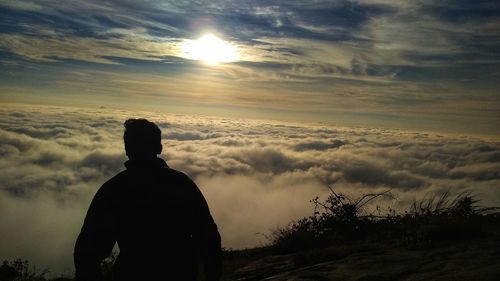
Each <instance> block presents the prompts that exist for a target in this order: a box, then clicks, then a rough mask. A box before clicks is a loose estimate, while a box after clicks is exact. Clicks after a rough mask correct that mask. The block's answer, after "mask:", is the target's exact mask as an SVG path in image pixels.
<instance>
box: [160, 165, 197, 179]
mask: <svg viewBox="0 0 500 281" xmlns="http://www.w3.org/2000/svg"><path fill="white" fill-rule="evenodd" d="M162 173H163V175H165V176H166V177H167V178H168V179H169V180H174V181H183V182H191V178H190V177H189V176H188V175H186V174H185V173H183V172H181V171H178V170H175V169H172V168H167V167H165V168H163V169H162Z"/></svg>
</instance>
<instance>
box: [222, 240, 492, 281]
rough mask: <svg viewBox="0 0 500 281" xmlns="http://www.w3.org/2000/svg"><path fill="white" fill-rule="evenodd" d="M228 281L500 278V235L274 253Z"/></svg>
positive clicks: (380, 280)
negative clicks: (455, 240)
mask: <svg viewBox="0 0 500 281" xmlns="http://www.w3.org/2000/svg"><path fill="white" fill-rule="evenodd" d="M225 280H238V281H244V280H245V281H246V280H273V281H285V280H286V281H292V280H293V281H299V280H300V281H306V280H307V281H312V280H317V281H323V280H324V281H327V280H331V281H336V280H342V281H393V280H394V281H396V280H398V281H417V280H422V281H424V280H425V281H429V280H436V281H438V280H450V281H451V280H453V281H460V280H470V281H473V280H474V281H475V280H482V281H489V280H491V281H498V280H500V237H499V238H498V239H487V240H475V241H467V242H457V243H450V242H444V243H433V244H425V243H421V244H418V245H411V246H408V245H397V244H395V243H392V244H391V243H384V244H383V245H373V243H371V244H363V245H350V246H349V245H348V246H345V245H344V246H336V247H335V246H332V247H330V248H325V249H319V250H315V251H310V252H305V253H299V254H290V255H271V256H265V257H261V258H258V259H256V260H255V261H253V262H250V263H249V264H247V265H245V266H243V267H241V268H239V269H236V270H235V271H234V272H233V273H231V274H230V275H229V276H227V277H226V278H225Z"/></svg>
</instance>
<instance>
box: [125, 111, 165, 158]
mask: <svg viewBox="0 0 500 281" xmlns="http://www.w3.org/2000/svg"><path fill="white" fill-rule="evenodd" d="M123 125H124V126H125V133H124V134H123V140H124V142H125V152H126V153H127V156H128V158H129V159H148V158H153V157H156V155H158V154H160V153H161V150H162V145H161V131H160V128H158V126H156V124H155V123H153V122H149V121H148V120H146V119H128V120H127V121H125V123H124V124H123Z"/></svg>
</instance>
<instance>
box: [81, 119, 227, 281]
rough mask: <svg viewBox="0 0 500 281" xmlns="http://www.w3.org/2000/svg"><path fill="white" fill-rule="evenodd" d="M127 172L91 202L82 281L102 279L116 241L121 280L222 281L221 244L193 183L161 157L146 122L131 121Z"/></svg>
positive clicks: (155, 133) (153, 129) (156, 134)
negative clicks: (199, 279)
mask: <svg viewBox="0 0 500 281" xmlns="http://www.w3.org/2000/svg"><path fill="white" fill-rule="evenodd" d="M123 139H124V141H125V151H126V153H127V156H128V158H129V160H128V161H127V162H125V166H126V168H127V169H126V170H125V171H123V172H121V173H119V174H118V175H116V176H115V177H113V178H112V179H110V180H109V181H107V182H106V183H105V184H104V185H103V186H102V187H101V188H100V189H99V191H97V193H96V195H95V197H94V199H93V200H92V203H91V204H90V207H89V210H88V212H87V216H86V218H85V222H84V224H83V227H82V230H81V233H80V235H79V237H78V239H77V241H76V245H75V252H74V259H75V267H76V280H77V281H98V280H101V279H102V273H101V268H100V264H101V262H102V260H103V259H104V258H106V257H107V256H108V255H109V254H110V252H111V250H112V248H113V246H114V244H115V242H117V243H118V246H119V248H120V254H119V256H118V258H117V260H116V262H115V265H114V269H113V272H114V278H115V280H120V281H122V280H127V281H128V280H131V281H132V280H134V281H135V280H137V281H142V280H144V281H149V280H151V281H152V280H155V281H156V280H174V281H180V280H195V279H196V278H197V277H196V276H197V269H198V268H200V267H201V268H204V270H203V272H201V273H200V275H199V276H205V279H206V280H219V278H220V273H221V241H220V235H219V232H218V231H217V226H216V225H215V222H214V220H213V218H212V216H211V215H210V212H209V209H208V205H207V203H206V201H205V199H204V198H203V195H202V194H201V192H200V190H199V189H198V187H197V186H196V185H195V183H194V182H193V181H192V180H191V179H190V178H189V177H187V176H186V175H185V174H183V173H181V172H178V171H176V170H173V169H170V168H169V167H168V166H167V164H166V163H165V161H163V160H162V159H160V158H157V155H158V154H160V153H161V151H162V145H161V131H160V129H159V128H158V127H157V126H156V125H155V124H154V123H152V122H149V121H147V120H146V119H129V120H127V121H126V122H125V133H124V135H123Z"/></svg>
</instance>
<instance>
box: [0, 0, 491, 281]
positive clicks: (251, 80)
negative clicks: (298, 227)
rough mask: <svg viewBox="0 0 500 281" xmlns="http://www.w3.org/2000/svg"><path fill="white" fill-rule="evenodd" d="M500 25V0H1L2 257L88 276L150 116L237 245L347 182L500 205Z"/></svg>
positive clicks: (357, 189)
mask: <svg viewBox="0 0 500 281" xmlns="http://www.w3.org/2000/svg"><path fill="white" fill-rule="evenodd" d="M499 30H500V4H499V3H498V1H465V0H463V1H427V0H421V1H419V0H415V1H399V0H391V1H390V0H351V1H319V0H309V1H291V0H288V1H272V0H271V1H269V0H268V1H158V0H134V1H127V0H114V1H111V0H110V1H102V0H99V1H98V0H89V1H51V0H43V1H42V0H40V1H8V0H0V229H2V231H0V261H1V260H4V259H13V258H16V257H21V258H26V259H28V260H30V261H31V262H32V263H34V264H36V265H37V268H49V269H50V270H51V271H52V272H53V274H56V275H57V274H60V273H64V274H69V275H71V274H72V272H73V266H72V249H73V246H74V242H75V239H76V236H77V234H78V232H79V230H80V227H81V224H82V221H83V218H84V216H85V212H86V210H87V208H88V205H89V203H90V200H91V199H92V197H93V195H94V194H95V192H96V191H97V189H98V188H99V187H100V186H101V185H102V184H103V183H104V182H105V181H107V180H108V179H109V178H111V177H112V176H113V175H115V174H116V173H117V172H119V171H121V170H123V169H124V167H123V162H124V161H125V160H126V156H125V154H124V151H123V143H122V135H123V122H124V120H126V119H127V118H132V117H136V118H137V117H144V118H148V119H149V120H151V121H153V122H155V123H156V124H158V126H159V127H160V128H161V129H162V144H163V147H164V151H163V153H162V155H161V157H162V158H163V159H165V160H166V161H167V163H168V164H169V166H170V167H172V168H174V169H178V170H180V171H183V172H185V173H186V174H187V175H189V176H190V177H192V178H193V180H194V181H195V182H196V183H197V184H198V186H199V187H200V189H201V190H202V192H203V194H204V196H205V197H206V199H207V201H208V204H209V206H210V210H211V212H212V214H213V216H214V218H215V221H216V222H217V224H218V227H219V230H220V232H221V235H222V241H223V246H224V247H225V248H235V249H239V248H247V247H255V246H259V245H265V244H266V243H269V241H268V240H266V238H265V236H266V235H269V234H270V233H272V230H273V229H275V228H276V227H279V226H285V225H287V224H288V223H289V222H290V221H291V220H293V219H300V218H301V217H303V216H307V215H310V214H312V211H313V205H312V204H311V203H310V202H309V200H310V199H313V198H315V197H316V196H319V197H321V198H324V197H325V196H327V195H328V194H329V189H328V186H333V187H334V188H335V189H336V190H337V191H338V192H342V193H345V194H347V195H348V196H350V198H356V197H357V196H360V195H361V194H364V193H371V192H377V191H383V190H387V189H390V190H391V192H392V193H393V194H394V198H386V199H382V200H381V201H377V202H374V204H379V205H380V206H381V208H382V212H384V211H386V210H388V209H389V208H395V209H398V210H401V211H404V210H406V209H407V207H408V205H409V204H411V202H412V201H413V200H415V199H417V200H419V199H422V198H425V197H426V196H432V194H439V193H442V192H446V191H450V192H451V194H459V193H461V192H464V191H470V192H472V193H474V194H476V196H477V198H478V199H480V203H481V204H482V205H484V206H500V172H499V171H500V139H499V136H500V126H499V124H500V32H499ZM207 38H208V39H207ZM214 38H215V39H214ZM217 38H218V39H217ZM371 207H374V206H371Z"/></svg>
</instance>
